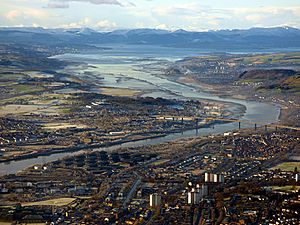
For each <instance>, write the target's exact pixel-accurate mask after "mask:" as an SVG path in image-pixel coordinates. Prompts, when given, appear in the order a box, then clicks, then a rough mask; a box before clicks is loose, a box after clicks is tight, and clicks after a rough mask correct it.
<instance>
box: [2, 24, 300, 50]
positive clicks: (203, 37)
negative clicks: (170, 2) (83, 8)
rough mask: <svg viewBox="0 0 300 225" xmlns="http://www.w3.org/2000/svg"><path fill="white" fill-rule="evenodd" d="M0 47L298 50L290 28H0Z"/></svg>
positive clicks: (298, 34)
mask: <svg viewBox="0 0 300 225" xmlns="http://www.w3.org/2000/svg"><path fill="white" fill-rule="evenodd" d="M0 43H2V44H28V45H30V44H36V45H47V46H57V45H72V44H76V45H80V44H115V43H118V44H145V45H163V46H172V47H197V48H215V49H233V48H247V49H249V48H254V49H260V48H295V47H300V30H299V29H297V28H293V27H275V28H251V29H247V30H239V29H234V30H218V31H206V32H192V31H185V30H177V31H167V30H158V29H133V30H115V31H111V32H98V31H95V30H92V29H89V28H83V29H44V28H31V27H28V28H16V27H11V28H0Z"/></svg>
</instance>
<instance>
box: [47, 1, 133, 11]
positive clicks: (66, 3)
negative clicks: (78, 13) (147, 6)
mask: <svg viewBox="0 0 300 225" xmlns="http://www.w3.org/2000/svg"><path fill="white" fill-rule="evenodd" d="M70 2H87V3H90V4H95V5H117V6H122V7H123V6H135V5H134V4H133V3H132V2H129V1H122V2H121V1H119V0H49V2H48V5H47V8H52V9H54V8H59V9H65V8H69V7H70V5H69V3H70Z"/></svg>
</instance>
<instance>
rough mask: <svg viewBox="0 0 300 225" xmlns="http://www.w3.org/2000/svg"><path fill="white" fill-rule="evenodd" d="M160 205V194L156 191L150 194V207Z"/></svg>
mask: <svg viewBox="0 0 300 225" xmlns="http://www.w3.org/2000/svg"><path fill="white" fill-rule="evenodd" d="M160 205H161V196H160V195H159V194H157V193H155V194H151V195H150V207H159V206H160Z"/></svg>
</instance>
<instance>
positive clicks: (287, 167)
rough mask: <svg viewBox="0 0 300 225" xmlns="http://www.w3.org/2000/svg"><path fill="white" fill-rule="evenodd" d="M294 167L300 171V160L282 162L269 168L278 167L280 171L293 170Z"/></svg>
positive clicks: (274, 168)
mask: <svg viewBox="0 0 300 225" xmlns="http://www.w3.org/2000/svg"><path fill="white" fill-rule="evenodd" d="M295 167H297V168H298V171H300V162H284V163H281V164H278V165H277V166H274V167H272V168H271V170H276V169H280V170H282V171H294V170H295Z"/></svg>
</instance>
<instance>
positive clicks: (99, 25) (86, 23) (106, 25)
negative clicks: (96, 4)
mask: <svg viewBox="0 0 300 225" xmlns="http://www.w3.org/2000/svg"><path fill="white" fill-rule="evenodd" d="M60 27H61V28H66V29H69V28H86V27H89V28H93V29H95V30H101V31H111V30H113V29H115V28H116V27H117V24H116V23H115V22H111V21H108V20H100V21H97V22H95V21H93V20H91V19H90V18H88V17H86V18H84V19H82V20H80V21H78V22H72V23H68V24H63V25H61V26H60Z"/></svg>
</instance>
